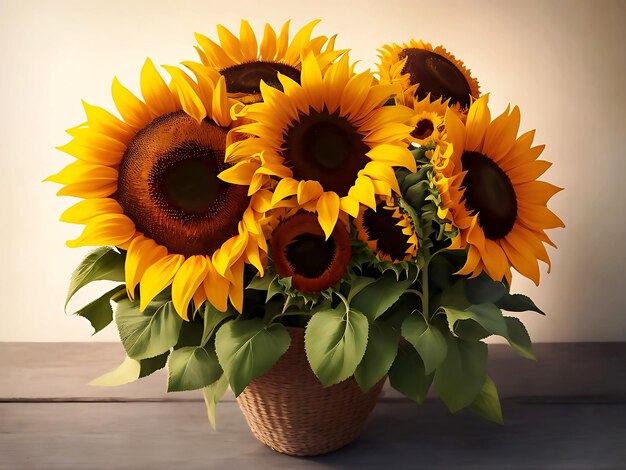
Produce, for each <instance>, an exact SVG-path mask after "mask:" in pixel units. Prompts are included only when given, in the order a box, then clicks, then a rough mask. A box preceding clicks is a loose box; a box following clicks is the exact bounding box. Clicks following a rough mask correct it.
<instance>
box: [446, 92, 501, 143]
mask: <svg viewBox="0 0 626 470" xmlns="http://www.w3.org/2000/svg"><path fill="white" fill-rule="evenodd" d="M488 100H489V95H484V96H482V97H480V98H479V99H477V100H476V101H474V102H473V103H472V105H471V106H470V109H469V112H468V113H467V133H466V135H467V140H466V142H465V147H464V148H465V149H466V150H479V149H481V147H482V144H483V140H484V138H485V132H486V131H487V128H488V127H489V123H490V122H491V113H490V111H489V108H488V107H487V102H488ZM451 112H452V111H451Z"/></svg>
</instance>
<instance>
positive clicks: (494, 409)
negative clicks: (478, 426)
mask: <svg viewBox="0 0 626 470" xmlns="http://www.w3.org/2000/svg"><path fill="white" fill-rule="evenodd" d="M469 409H470V410H472V411H473V412H474V413H477V414H479V415H480V416H482V417H483V418H485V419H488V420H489V421H493V422H495V423H498V424H504V421H503V419H502V408H501V407H500V398H499V397H498V390H497V389H496V384H494V383H493V380H491V377H487V380H486V381H485V384H484V385H483V388H482V390H481V391H480V393H479V394H478V396H477V397H476V399H475V400H474V401H473V402H472V404H471V405H470V406H469Z"/></svg>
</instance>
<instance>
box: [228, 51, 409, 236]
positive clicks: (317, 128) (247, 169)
mask: <svg viewBox="0 0 626 470" xmlns="http://www.w3.org/2000/svg"><path fill="white" fill-rule="evenodd" d="M278 79H279V80H280V82H281V83H282V85H283V90H282V91H281V90H278V89H276V88H272V87H270V86H267V85H265V84H262V85H261V93H262V95H263V102H260V103H255V104H252V105H250V106H247V107H246V108H244V109H243V111H242V113H241V115H242V116H243V117H245V118H246V119H248V120H250V123H249V124H245V125H242V126H241V127H239V128H237V132H241V133H245V134H248V135H250V136H252V137H250V138H247V139H244V140H241V141H238V142H235V143H233V144H231V145H230V146H229V147H228V149H227V152H226V160H227V161H228V162H235V163H236V164H235V165H234V166H233V167H232V168H229V169H228V170H225V171H224V172H222V173H221V174H220V178H222V179H223V180H224V181H227V182H230V183H234V184H243V185H246V186H249V188H250V190H249V194H253V193H254V191H256V190H257V188H261V187H265V186H267V185H269V184H272V185H275V188H274V189H273V196H272V201H271V202H272V206H273V207H278V206H283V207H285V206H286V207H299V208H301V209H304V210H307V211H309V212H314V213H316V214H317V216H318V220H319V223H320V225H321V227H322V229H323V230H324V233H325V234H326V236H327V237H328V236H330V234H331V233H332V231H333V229H334V227H335V223H336V222H337V219H338V218H339V214H340V212H344V213H346V214H349V215H351V216H353V217H356V216H358V214H359V210H360V205H361V204H364V205H365V206H367V207H370V208H372V209H375V208H376V196H377V195H380V196H383V197H389V196H391V195H392V193H399V188H398V183H397V180H396V177H395V173H394V167H405V168H408V169H410V170H412V171H415V170H416V164H415V159H414V157H413V156H412V155H411V153H410V152H409V151H408V149H407V147H406V143H405V141H406V140H407V139H408V138H409V136H410V132H411V131H412V130H413V129H412V127H411V126H410V125H408V124H407V123H408V122H409V120H410V119H411V117H412V116H413V112H412V111H411V110H410V109H409V108H407V107H404V106H385V103H386V102H387V101H388V100H389V98H390V97H393V96H395V95H396V94H397V93H400V90H399V88H398V87H396V86H393V85H379V84H376V83H375V80H374V77H373V76H372V74H371V73H370V72H369V71H367V72H362V73H359V74H355V73H354V72H353V71H352V67H351V66H350V65H349V62H348V57H347V56H343V57H342V58H341V59H340V60H338V61H337V62H335V63H333V64H332V65H331V66H330V67H329V68H328V69H327V70H326V71H325V72H322V70H321V69H320V66H319V63H318V61H317V60H316V59H315V57H314V56H313V55H312V54H309V55H308V56H307V57H306V58H305V60H304V63H303V67H302V83H301V84H299V83H297V82H295V81H294V80H292V79H291V78H289V77H287V76H285V75H278Z"/></svg>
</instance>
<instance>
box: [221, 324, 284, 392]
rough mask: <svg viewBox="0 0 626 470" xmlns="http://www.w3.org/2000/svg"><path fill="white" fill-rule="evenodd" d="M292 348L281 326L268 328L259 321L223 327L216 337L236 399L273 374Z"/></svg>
mask: <svg viewBox="0 0 626 470" xmlns="http://www.w3.org/2000/svg"><path fill="white" fill-rule="evenodd" d="M290 344H291V338H290V337H289V333H288V332H287V329H286V328H285V327H284V326H283V325H282V324H280V323H273V324H271V325H266V324H265V323H264V322H263V320H261V319H258V318H255V319H253V320H237V321H229V322H227V323H225V324H224V325H222V326H221V327H220V329H219V330H218V331H217V334H216V335H215V349H216V351H217V357H218V358H219V362H220V364H221V366H222V367H223V368H224V371H225V372H226V375H227V376H228V381H229V382H230V386H231V388H232V389H233V392H234V393H235V396H238V395H239V394H240V393H241V392H243V390H244V389H245V388H246V387H247V386H248V384H249V383H250V382H251V381H252V380H254V379H255V378H257V377H259V376H261V375H263V374H265V373H266V372H267V371H269V370H270V369H271V368H272V366H273V365H274V364H275V363H276V361H278V359H280V357H281V356H282V355H283V354H285V352H286V351H287V349H289V345H290Z"/></svg>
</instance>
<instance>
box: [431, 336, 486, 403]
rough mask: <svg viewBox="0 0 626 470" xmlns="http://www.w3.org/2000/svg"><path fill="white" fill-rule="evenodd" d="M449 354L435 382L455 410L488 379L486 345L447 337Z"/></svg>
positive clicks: (478, 390) (471, 398)
mask: <svg viewBox="0 0 626 470" xmlns="http://www.w3.org/2000/svg"><path fill="white" fill-rule="evenodd" d="M447 343H448V354H447V355H446V358H445V359H444V361H443V362H442V363H441V365H440V366H439V367H438V368H437V370H436V372H435V386H436V388H437V393H438V394H439V396H440V397H441V400H442V401H443V402H444V403H445V404H446V406H447V407H448V409H449V410H450V411H451V412H452V413H456V412H457V411H459V410H460V409H461V408H464V407H466V406H468V405H469V404H471V403H472V402H473V401H474V400H475V399H476V396H477V395H478V393H479V392H480V390H481V389H482V387H483V385H484V384H485V380H486V379H487V345H486V344H485V343H482V342H473V341H463V340H462V339H459V338H456V337H454V336H452V335H449V336H448V337H447Z"/></svg>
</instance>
